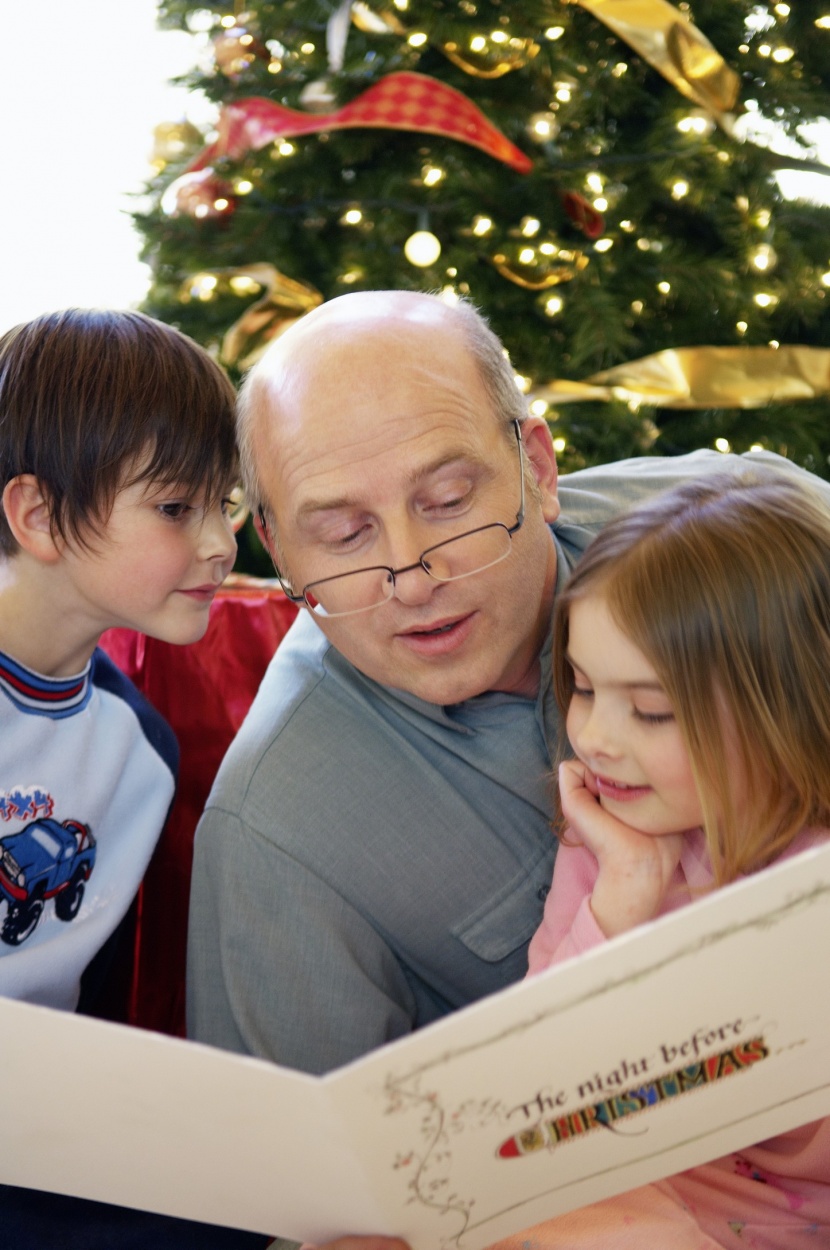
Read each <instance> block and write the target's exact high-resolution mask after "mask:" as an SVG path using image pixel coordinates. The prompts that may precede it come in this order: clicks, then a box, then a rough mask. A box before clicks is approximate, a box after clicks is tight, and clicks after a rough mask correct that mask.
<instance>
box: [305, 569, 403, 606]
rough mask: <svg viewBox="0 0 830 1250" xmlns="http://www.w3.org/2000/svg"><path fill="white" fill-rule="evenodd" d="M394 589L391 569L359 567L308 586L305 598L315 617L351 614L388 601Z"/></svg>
mask: <svg viewBox="0 0 830 1250" xmlns="http://www.w3.org/2000/svg"><path fill="white" fill-rule="evenodd" d="M393 589H394V582H393V581H392V578H391V576H390V575H389V570H388V569H356V570H355V572H354V573H341V575H340V576H339V577H326V578H324V579H323V580H322V581H320V582H312V583H311V585H310V586H306V588H305V601H306V603H307V604H308V606H309V607H310V608H311V610H312V612H313V613H314V614H315V616H349V615H350V614H351V613H352V612H367V611H368V610H369V608H376V607H378V606H379V605H380V604H381V603H385V602H386V600H387V599H391V597H392V591H393Z"/></svg>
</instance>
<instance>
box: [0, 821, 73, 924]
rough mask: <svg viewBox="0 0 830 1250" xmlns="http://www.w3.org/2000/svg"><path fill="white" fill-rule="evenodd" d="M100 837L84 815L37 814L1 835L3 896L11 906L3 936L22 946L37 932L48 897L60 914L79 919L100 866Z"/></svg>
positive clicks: (61, 917)
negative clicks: (97, 859)
mask: <svg viewBox="0 0 830 1250" xmlns="http://www.w3.org/2000/svg"><path fill="white" fill-rule="evenodd" d="M95 853H96V845H95V838H94V837H93V836H92V833H91V831H90V829H89V826H88V825H84V824H81V822H80V821H79V820H64V821H63V822H62V823H59V822H58V821H57V820H49V819H46V818H44V819H43V820H34V821H32V823H31V824H30V825H27V826H26V828H25V829H21V830H20V832H19V833H12V834H9V836H8V837H6V838H0V900H2V899H6V901H7V902H8V909H7V911H6V917H5V919H4V921H3V925H2V928H0V941H3V942H5V943H6V944H7V945H8V946H19V945H20V943H21V942H25V941H26V938H27V937H30V936H31V934H32V933H34V931H35V929H36V927H37V922H38V921H39V920H40V917H41V914H42V912H43V906H44V903H45V902H46V900H47V899H48V898H53V899H54V900H55V915H56V916H57V917H58V919H59V920H66V921H69V920H74V918H75V916H77V914H78V910H79V908H80V906H81V900H82V899H83V896H84V889H85V887H86V883H87V881H88V880H89V878H90V876H91V874H92V869H93V868H94V867H95Z"/></svg>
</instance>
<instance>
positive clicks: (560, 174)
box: [136, 0, 830, 477]
mask: <svg viewBox="0 0 830 1250" xmlns="http://www.w3.org/2000/svg"><path fill="white" fill-rule="evenodd" d="M159 20H160V23H161V24H162V25H163V26H166V27H170V28H181V29H184V30H188V31H191V32H192V34H193V37H194V62H196V63H197V68H194V70H193V72H192V73H191V74H190V75H188V76H187V78H186V79H185V81H186V82H187V84H188V85H189V86H190V87H192V89H193V90H194V91H200V92H202V93H204V95H205V96H207V97H208V98H209V99H210V100H211V101H212V102H213V103H214V104H215V108H216V129H215V131H214V132H213V133H210V134H205V135H203V134H201V133H200V132H199V131H198V130H196V128H195V127H193V126H192V125H190V124H189V123H169V124H164V125H159V126H158V127H157V130H156V150H155V157H156V162H155V170H156V172H155V176H154V177H153V179H152V181H151V183H150V186H149V192H150V196H151V204H152V207H151V208H150V209H149V210H148V211H146V212H143V213H140V214H136V221H137V223H138V227H139V229H140V230H141V231H142V233H143V235H144V238H145V243H144V251H143V256H144V259H145V260H146V261H148V262H149V264H150V266H151V269H152V274H153V282H152V286H151V289H150V292H149V296H148V298H147V300H146V303H145V305H144V307H145V309H146V311H148V312H149V313H151V314H152V315H154V316H156V317H160V318H162V319H164V320H167V321H171V322H173V323H175V324H176V325H178V326H180V327H181V328H182V329H183V330H184V331H185V332H186V333H188V334H190V335H192V336H193V337H194V338H195V339H197V340H198V341H200V342H202V343H204V344H205V345H207V346H209V347H211V348H212V349H214V350H215V351H216V353H217V355H218V356H219V358H220V359H221V360H222V361H223V363H225V364H226V365H227V366H228V367H229V369H230V371H231V373H232V374H233V375H235V376H236V377H239V376H241V375H242V373H243V372H244V370H245V369H246V368H247V367H249V366H250V364H251V363H253V361H254V360H255V359H256V357H257V354H258V353H259V352H261V351H262V350H263V348H264V346H265V345H266V344H267V342H268V341H270V339H271V338H273V337H274V336H275V335H276V334H278V333H279V332H280V331H281V330H282V329H284V328H285V327H286V325H288V324H290V322H291V321H292V320H293V319H295V318H296V317H298V316H302V315H303V314H304V313H305V312H307V311H309V309H311V308H313V307H314V306H315V305H316V304H318V303H320V302H322V301H323V300H327V299H331V298H333V297H335V296H337V295H340V294H343V293H345V292H347V291H351V290H361V289H372V288H382V287H396V288H404V289H412V290H426V291H435V292H441V293H442V295H443V297H444V298H446V299H450V300H452V299H456V298H458V296H459V295H467V296H469V298H471V299H472V300H473V301H474V303H475V304H476V305H477V306H478V307H479V308H480V309H481V310H482V311H483V312H484V313H485V315H486V316H487V318H488V319H489V321H490V323H491V325H492V326H493V328H494V330H495V331H496V333H497V334H498V335H499V336H500V337H501V339H502V340H503V342H504V343H505V345H506V347H507V349H508V350H509V353H510V358H511V363H512V364H513V367H514V369H515V371H516V375H517V384H518V385H519V386H520V387H521V388H522V389H523V390H525V391H526V392H527V394H528V400H529V402H530V403H531V404H532V406H533V410H534V411H535V412H544V413H545V414H546V416H547V417H548V419H549V421H550V422H551V425H552V429H553V433H554V437H555V439H556V440H557V441H556V445H557V450H558V452H559V457H560V462H561V465H562V469H563V471H565V472H567V471H568V470H569V469H574V468H579V467H581V466H582V465H585V464H591V463H597V462H602V461H609V460H615V459H620V458H623V457H626V456H631V455H643V454H662V455H665V454H676V453H679V452H683V451H687V450H691V449H693V448H696V447H702V446H717V447H718V448H720V449H722V450H726V449H727V448H732V449H734V450H736V451H743V450H746V449H747V448H749V447H751V446H762V447H766V448H770V449H772V450H774V451H778V452H780V453H782V454H784V455H787V456H789V457H790V458H792V459H794V460H796V461H797V462H798V463H800V464H803V465H805V466H806V467H808V468H809V469H811V470H812V471H813V472H815V473H818V474H820V475H822V476H825V477H826V476H830V463H828V457H829V456H830V422H828V420H827V416H826V394H827V391H828V390H830V351H828V352H825V350H824V347H823V345H824V344H827V343H829V342H830V208H828V207H825V206H822V205H820V204H816V203H811V202H808V201H804V200H797V199H791V198H785V196H784V194H783V193H782V190H781V187H780V185H779V179H778V175H779V174H780V172H781V170H782V169H785V168H787V167H789V168H801V169H804V170H811V169H812V170H817V169H821V168H822V167H821V166H820V165H819V163H818V162H817V161H816V160H815V154H814V152H813V151H812V150H811V148H810V144H809V137H810V124H811V123H814V122H816V120H817V119H820V118H821V117H822V115H823V113H824V111H825V107H826V102H827V88H828V82H830V0H821V3H819V2H817V0H798V3H793V4H792V5H789V4H764V3H760V4H759V3H755V2H754V0H706V2H705V3H700V4H699V5H698V6H696V7H695V8H694V9H693V8H692V6H691V5H689V4H680V5H677V6H675V5H672V4H668V3H665V0H651V2H650V3H649V2H647V0H632V2H630V3H629V2H628V0H597V2H595V3H591V2H589V0H562V2H559V0H367V2H366V3H364V2H363V0H354V2H351V0H273V2H269V0H262V2H261V3H259V2H258V3H255V4H252V5H249V6H247V7H245V8H243V7H242V6H241V5H237V7H236V9H235V10H233V11H231V9H230V7H229V5H227V4H225V5H223V4H221V3H219V4H215V3H205V2H204V0H202V2H201V3H199V4H198V5H194V4H190V3H187V2H186V0H162V2H161V4H160V6H159ZM784 153H785V154H784ZM598 375H599V376H598Z"/></svg>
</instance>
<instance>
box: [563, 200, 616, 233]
mask: <svg viewBox="0 0 830 1250" xmlns="http://www.w3.org/2000/svg"><path fill="white" fill-rule="evenodd" d="M562 207H563V208H564V210H565V212H566V213H567V214H568V216H569V217H570V219H571V221H572V222H573V223H574V225H575V226H578V227H579V229H580V230H581V231H582V233H583V234H584V235H585V236H586V237H587V238H589V239H598V238H599V236H600V235H601V234H602V233H603V231H604V230H605V218H604V217H603V215H602V213H600V212H598V211H597V210H596V209H595V208H594V206H593V204H590V203H589V202H588V200H586V199H585V196H584V195H580V194H579V192H578V191H565V192H563V194H562Z"/></svg>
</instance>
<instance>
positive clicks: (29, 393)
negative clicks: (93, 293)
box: [0, 309, 237, 556]
mask: <svg viewBox="0 0 830 1250" xmlns="http://www.w3.org/2000/svg"><path fill="white" fill-rule="evenodd" d="M235 398H236V396H235V392H234V388H233V386H232V384H231V382H230V381H229V379H228V378H227V376H226V375H225V373H224V372H223V371H222V369H221V368H220V367H219V365H217V364H216V363H215V361H213V360H212V359H211V357H210V356H209V355H208V353H207V352H206V351H205V350H204V349H203V348H201V347H199V346H198V345H197V344H196V343H194V342H193V341H192V340H191V339H189V338H187V337H186V336H185V335H183V334H181V333H180V332H179V331H178V330H175V329H174V328H173V327H172V326H168V325H165V324H164V323H163V322H160V321H155V320H154V319H153V318H151V317H148V316H145V315H144V314H143V313H139V312H113V311H106V310H92V309H68V310H66V311H63V312H55V313H47V314H44V315H43V316H41V317H36V318H35V319H34V320H33V321H30V322H27V323H26V324H23V325H19V326H16V327H15V328H14V329H12V330H9V331H8V332H7V333H6V334H4V335H2V336H0V492H2V490H3V489H5V487H6V485H7V483H8V482H10V481H11V480H12V479H13V478H15V477H17V476H19V475H20V474H24V473H28V474H32V475H33V476H34V477H36V478H37V480H38V482H39V484H40V486H41V488H42V489H43V490H44V492H45V493H46V495H47V496H48V498H49V499H50V501H51V506H52V527H53V532H55V533H57V534H59V535H60V536H61V537H62V538H63V539H71V540H74V541H76V542H77V543H79V544H80V545H86V546H88V545H89V544H90V538H91V536H92V535H94V534H96V533H100V530H101V528H102V526H103V524H104V523H105V522H106V519H107V517H108V516H109V513H110V511H111V509H112V505H113V502H114V500H115V496H116V494H117V492H118V491H119V490H120V489H122V488H123V487H124V486H128V485H132V484H134V483H135V482H138V481H153V482H158V483H159V484H162V485H164V484H166V483H169V484H171V485H173V484H174V483H175V484H180V485H181V486H182V487H183V488H185V489H187V490H192V491H194V492H195V491H199V490H204V491H205V492H206V494H207V497H208V500H209V501H210V502H213V501H215V500H216V499H217V498H219V497H220V496H221V495H222V494H224V493H225V492H226V491H227V490H228V488H229V487H230V486H231V485H233V482H234V478H235V475H236V472H237V458H236V449H235V434H234V407H235ZM16 550H17V543H16V542H15V539H14V537H13V535H12V532H11V530H10V528H9V525H8V522H7V520H6V517H5V514H4V513H3V511H2V508H0V555H2V556H9V555H13V554H14V553H15V551H16Z"/></svg>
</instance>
